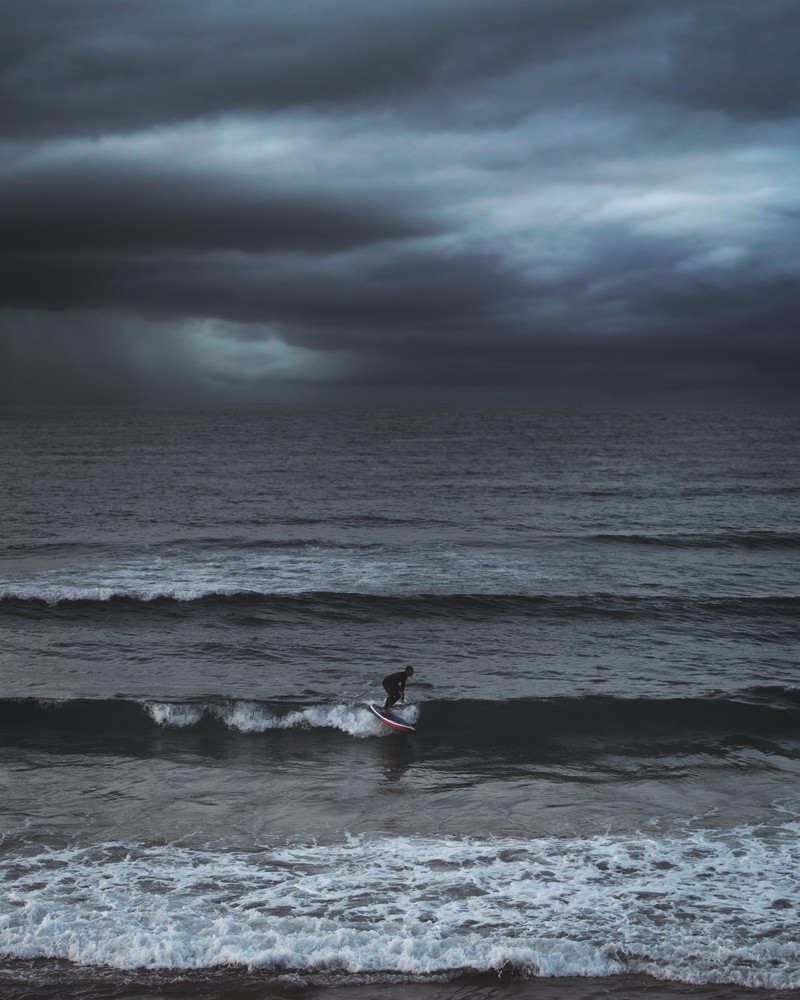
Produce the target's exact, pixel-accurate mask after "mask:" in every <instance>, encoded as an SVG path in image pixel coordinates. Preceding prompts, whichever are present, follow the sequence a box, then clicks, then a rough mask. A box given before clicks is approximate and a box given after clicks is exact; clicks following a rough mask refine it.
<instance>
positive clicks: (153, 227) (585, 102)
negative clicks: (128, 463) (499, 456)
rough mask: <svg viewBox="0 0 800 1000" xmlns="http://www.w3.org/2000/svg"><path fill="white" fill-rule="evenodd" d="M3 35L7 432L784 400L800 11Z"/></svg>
mask: <svg viewBox="0 0 800 1000" xmlns="http://www.w3.org/2000/svg"><path fill="white" fill-rule="evenodd" d="M0 13H1V15H2V32H1V33H0V59H1V60H2V62H1V63H0V66H1V67H2V69H0V154H1V155H0V254H1V255H2V260H1V261H0V297H1V298H0V306H1V308H0V401H3V400H4V401H9V402H34V403H36V402H91V403H102V402H142V403H169V402H172V401H174V402H176V403H186V402H204V401H207V402H212V403H219V402H242V403H245V402H267V403H268V402H272V401H278V402H281V401H291V400H297V401H300V402H305V403H313V402H344V401H348V400H353V401H387V402H405V401H410V402H413V401H424V402H437V401H440V402H459V401H463V402H465V403H472V402H494V403H502V402H504V401H505V402H509V403H515V404H518V403H530V404H531V405H552V404H557V405H572V404H588V405H607V404H617V403H618V404H631V403H634V404H635V403H639V402H641V403H648V404H658V405H661V404H669V403H675V404H680V405H683V404H692V405H694V404H697V403H712V404H713V403H755V404H760V403H765V402H769V401H772V400H775V401H779V402H786V401H789V400H791V399H793V398H794V397H795V396H796V393H797V379H798V369H799V368H800V364H798V362H799V361H800V350H798V325H799V317H800V284H799V283H798V279H799V278H800V69H798V66H799V65H800V63H799V62H798V52H799V51H800V2H798V0H283V2H278V0H238V2H234V0H33V2H32V0H0Z"/></svg>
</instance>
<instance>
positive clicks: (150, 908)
mask: <svg viewBox="0 0 800 1000" xmlns="http://www.w3.org/2000/svg"><path fill="white" fill-rule="evenodd" d="M798 834H800V824H798V823H796V822H789V823H787V824H786V825H784V826H780V827H778V826H776V827H772V828H769V829H767V828H752V827H748V828H741V829H737V830H733V831H708V830H689V831H687V832H686V833H685V834H683V835H682V836H673V837H655V836H653V837H648V836H642V835H638V836H632V835H628V836H616V837H615V836H610V835H609V836H597V837H593V838H587V839H578V838H572V839H557V838H542V839H538V840H522V839H510V838H504V839H491V840H482V841H479V840H471V839H447V838H421V837H411V838H403V837H396V838H380V839H375V838H368V837H358V838H351V839H348V840H346V841H345V842H342V843H336V844H331V845H308V844H306V845H297V844H291V845H282V846H270V847H264V848H262V849H259V850H257V851H253V852H250V853H235V852H222V853H213V852H211V851H202V850H201V851H198V850H190V849H188V848H185V847H175V846H167V847H164V846H160V847H145V846H140V845H125V844H106V845H101V846H93V847H82V848H81V847H76V848H71V849H63V850H46V851H41V852H40V853H33V854H23V855H21V856H17V857H14V858H9V859H6V860H5V861H4V862H2V864H0V875H1V876H2V878H3V880H4V893H3V895H2V897H0V953H1V954H3V955H5V956H8V957H19V958H36V957H57V958H63V959H68V960H70V961H73V962H76V963H79V964H84V965H88V964H91V965H106V966H111V967H116V968H135V967H144V968H173V969H178V968H181V969H187V968H207V967H211V966H216V965H220V964H228V963H235V964H241V965H244V966H251V967H256V966H258V967H276V968H279V969H284V970H289V971H291V970H295V971H298V972H301V973H311V972H321V971H322V972H326V971H327V972H340V973H348V974H379V973H393V974H397V973H399V974H408V975H414V976H419V975H429V974H441V973H445V974H455V973H458V972H460V971H464V970H468V969H474V970H490V969H499V968H502V967H503V966H504V965H506V964H507V963H511V964H513V965H514V966H515V967H516V968H517V969H518V970H520V971H523V972H525V973H527V974H529V975H540V976H567V975H585V976H597V975H614V974H619V973H639V974H650V975H653V976H656V977H659V978H662V979H671V980H682V981H686V982H693V983H723V982H728V983H737V984H740V985H743V986H751V987H763V988H769V989H794V988H797V987H800V943H798V940H797V935H796V932H795V927H794V915H795V914H796V912H797V908H798V904H800V879H798V862H797V860H796V849H795V845H796V840H797V836H798ZM387 886H389V887H390V891H386V887H387ZM377 887H380V891H378V890H377Z"/></svg>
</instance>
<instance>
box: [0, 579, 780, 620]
mask: <svg viewBox="0 0 800 1000" xmlns="http://www.w3.org/2000/svg"><path fill="white" fill-rule="evenodd" d="M109 607H111V608H113V609H114V610H115V611H126V610H128V611H151V612H155V613H157V612H158V611H160V610H166V611H169V612H172V611H175V610H181V609H183V610H187V611H188V610H191V608H192V607H197V608H202V609H204V610H207V609H208V608H213V607H219V608H222V609H224V610H226V611H235V610H236V609H239V610H242V611H252V612H258V613H259V614H271V613H272V614H275V615H276V616H284V615H285V616H289V617H291V616H295V615H296V616H300V617H303V616H309V615H312V616H313V615H330V616H333V617H340V616H341V617H347V616H359V615H370V616H371V615H375V614H380V615H381V616H384V617H385V616H396V617H399V618H417V617H449V616H452V615H457V616H460V617H464V618H466V619H476V620H479V619H481V618H485V617H492V616H495V615H498V614H503V615H518V616H523V617H543V618H550V619H564V620H571V619H579V618H600V619H612V620H622V619H642V620H652V621H675V620H680V621H682V622H691V621H703V622H707V621H709V620H710V619H712V618H724V617H735V618H745V619H747V618H757V619H765V620H775V621H783V620H793V621H794V620H796V619H797V617H798V614H800V596H795V595H792V596H778V595H775V596H768V595H765V596H756V597H698V598H687V597H650V596H644V597H640V596H629V595H620V594H608V593H596V594H586V595H580V594H575V595H572V594H562V595H554V594H548V595H535V594H534V595H529V594H515V593H495V594H493V593H488V594H487V593H447V594H436V593H418V594H406V595H401V594H385V595H384V594H365V593H359V592H340V591H335V592H331V591H315V590H309V591H305V592H302V591H301V592H298V593H274V592H271V591H268V590H255V589H254V590H247V589H236V588H234V589H231V590H225V589H215V588H210V589H209V588H205V587H181V586H179V585H175V584H173V583H162V584H153V585H152V586H151V587H147V588H144V587H142V588H139V587H134V588H111V587H110V588H103V587H79V586H67V585H65V586H58V587H47V586H35V587H19V586H6V587H4V588H1V589H0V608H1V609H2V610H3V611H4V612H5V613H7V614H11V613H18V614H21V615H24V616H31V615H35V614H37V613H47V612H48V610H49V609H53V608H61V609H63V610H64V611H66V612H69V613H70V614H72V613H79V612H83V613H86V614H91V613H92V612H95V611H96V612H98V613H102V612H103V611H105V610H107V609H108V608H109Z"/></svg>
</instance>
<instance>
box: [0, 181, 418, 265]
mask: <svg viewBox="0 0 800 1000" xmlns="http://www.w3.org/2000/svg"><path fill="white" fill-rule="evenodd" d="M0 232H2V237H0V246H2V248H3V250H4V252H6V253H10V254H18V253H27V254H38V253H47V254H50V253H64V252H69V253H76V254H85V253H96V252H98V251H101V252H104V253H114V254H126V253H133V252H144V253H148V252H152V251H162V252H165V251H171V250H185V251H187V250H188V251H196V252H201V253H202V252H205V251H208V250H216V251H223V250H238V251H243V252H247V253H266V252H269V251H273V250H300V249H302V250H306V251H327V252H335V251H337V250H341V249H345V248H347V247H351V246H358V245H363V244H369V243H376V242H379V241H381V240H387V239H395V240H402V239H405V238H407V237H409V236H412V235H417V236H419V235H421V234H423V233H424V232H425V226H424V225H423V224H422V223H421V222H420V221H418V220H415V219H414V217H413V213H412V212H411V211H410V210H409V211H407V212H406V213H404V214H401V213H399V212H393V211H392V210H391V209H390V208H387V207H386V206H382V205H379V204H377V203H376V202H375V201H370V199H368V198H362V199H360V200H356V199H355V198H351V199H347V198H343V197H341V196H338V197H337V198H336V200H334V199H333V198H332V197H328V198H325V197H324V196H322V195H320V196H317V195H315V194H313V193H309V192H304V193H300V192H296V193H293V192H292V191H291V190H290V189H288V188H287V186H284V187H283V188H282V189H278V190H276V189H271V188H270V187H268V186H267V187H264V186H261V185H257V184H255V183H253V182H250V183H248V182H246V181H243V180H242V179H239V180H238V182H237V183H232V182H231V180H230V179H227V178H225V177H213V176H212V177H203V176H200V175H198V174H196V173H192V172H189V171H183V172H180V171H176V170H171V169H168V168H162V169H161V170H153V169H141V168H135V169H131V168H129V167H127V166H124V165H123V166H121V167H119V166H113V167H111V168H108V167H106V168H99V167H96V166H94V165H92V164H91V163H88V164H86V163H84V164H80V165H79V166H75V165H69V166H67V167H65V168H60V169H41V170H34V171H18V172H17V173H15V174H12V175H11V176H9V177H5V178H4V177H2V175H0Z"/></svg>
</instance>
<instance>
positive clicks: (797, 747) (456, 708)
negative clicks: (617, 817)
mask: <svg viewBox="0 0 800 1000" xmlns="http://www.w3.org/2000/svg"><path fill="white" fill-rule="evenodd" d="M403 714H404V715H405V716H406V717H407V718H408V719H409V721H411V722H413V723H414V724H415V725H417V733H416V734H415V736H414V737H412V739H413V740H414V741H415V743H416V745H417V746H418V747H420V749H421V751H422V752H423V753H424V755H425V757H426V759H427V760H429V761H430V762H431V763H436V762H438V761H447V762H452V761H453V760H454V759H455V756H458V757H459V759H462V760H463V759H465V758H466V759H468V758H470V757H474V758H475V760H476V761H479V762H480V763H481V766H482V767H483V766H485V767H486V768H491V767H493V766H495V765H496V764H497V763H498V762H509V761H512V762H516V763H517V764H520V765H525V764H538V763H543V762H547V763H550V764H553V763H557V764H558V765H560V766H570V765H580V766H581V767H582V768H583V769H584V770H585V769H586V768H587V767H590V768H591V767H597V768H598V769H600V770H602V769H603V768H607V767H608V763H607V762H608V761H609V760H610V759H614V760H615V761H616V763H615V765H614V766H615V767H619V766H624V765H620V764H619V760H620V759H628V760H629V761H630V765H628V767H629V768H630V767H634V768H635V766H636V764H637V762H638V763H639V764H642V763H644V762H645V761H649V760H655V759H658V758H659V757H664V758H666V757H669V758H670V759H672V760H675V759H680V758H682V757H686V756H688V755H692V756H696V755H698V754H700V755H705V756H707V757H712V758H726V757H728V756H730V755H732V754H733V755H735V754H736V753H738V752H739V751H740V750H741V749H742V748H743V747H749V748H751V749H754V750H757V751H759V752H760V753H762V754H768V755H770V754H773V755H774V754H780V755H782V756H784V757H786V756H788V757H792V758H800V690H799V689H796V688H783V687H777V686H776V687H761V688H753V689H749V690H747V691H743V692H741V693H740V695H739V696H738V697H736V698H731V697H719V696H713V695H709V696H708V697H705V698H684V699H678V698H667V699H657V698H630V699H625V698H613V697H599V696H597V697H581V698H543V699H531V700H527V699H525V700H516V701H498V702H495V701H472V700H464V701H436V700H431V701H425V702H421V703H415V704H413V705H409V706H406V707H405V708H404V710H403ZM290 731H291V732H294V733H298V734H301V733H305V735H306V738H308V739H312V740H317V741H322V743H323V744H324V745H322V746H320V747H318V748H317V750H318V752H319V753H324V752H326V751H327V749H328V748H329V745H330V740H331V739H335V738H338V737H341V735H342V734H345V735H347V736H350V737H355V738H360V739H365V738H374V737H385V736H387V735H391V734H390V733H389V731H388V730H387V729H386V728H385V727H383V726H382V725H381V724H380V723H379V722H378V721H377V720H376V719H375V718H374V717H373V716H372V714H371V713H370V712H369V710H368V708H367V705H366V704H365V703H360V704H354V703H350V704H304V703H299V702H298V703H288V702H268V701H258V700H245V699H228V698H214V697H206V698H202V699H187V700H175V701H173V700H166V699H141V700H139V699H125V698H114V699H98V700H91V699H72V700H57V701H49V700H46V699H33V698H20V699H15V698H11V699H2V700H0V744H2V743H5V744H7V745H19V744H24V745H26V746H30V745H34V746H40V747H44V748H47V749H50V750H57V751H60V752H70V751H71V750H80V751H84V750H86V749H93V750H95V751H97V752H106V751H108V752H115V753H120V752H123V753H131V754H135V755H142V756H144V755H147V754H152V753H161V752H170V751H171V750H180V749H181V748H193V749H195V750H197V752H200V753H202V754H211V755H213V754H218V755H222V756H224V754H225V750H226V747H231V746H232V743H231V741H237V740H248V739H251V738H252V737H254V736H256V735H257V736H259V737H261V738H268V739H271V738H279V737H281V735H282V734H285V733H287V732H290ZM197 736H200V737H202V739H201V740H200V742H199V743H196V740H195V737H197ZM404 738H405V737H404ZM195 744H196V745H195ZM454 755H455V756H454ZM604 762H605V763H604Z"/></svg>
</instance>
